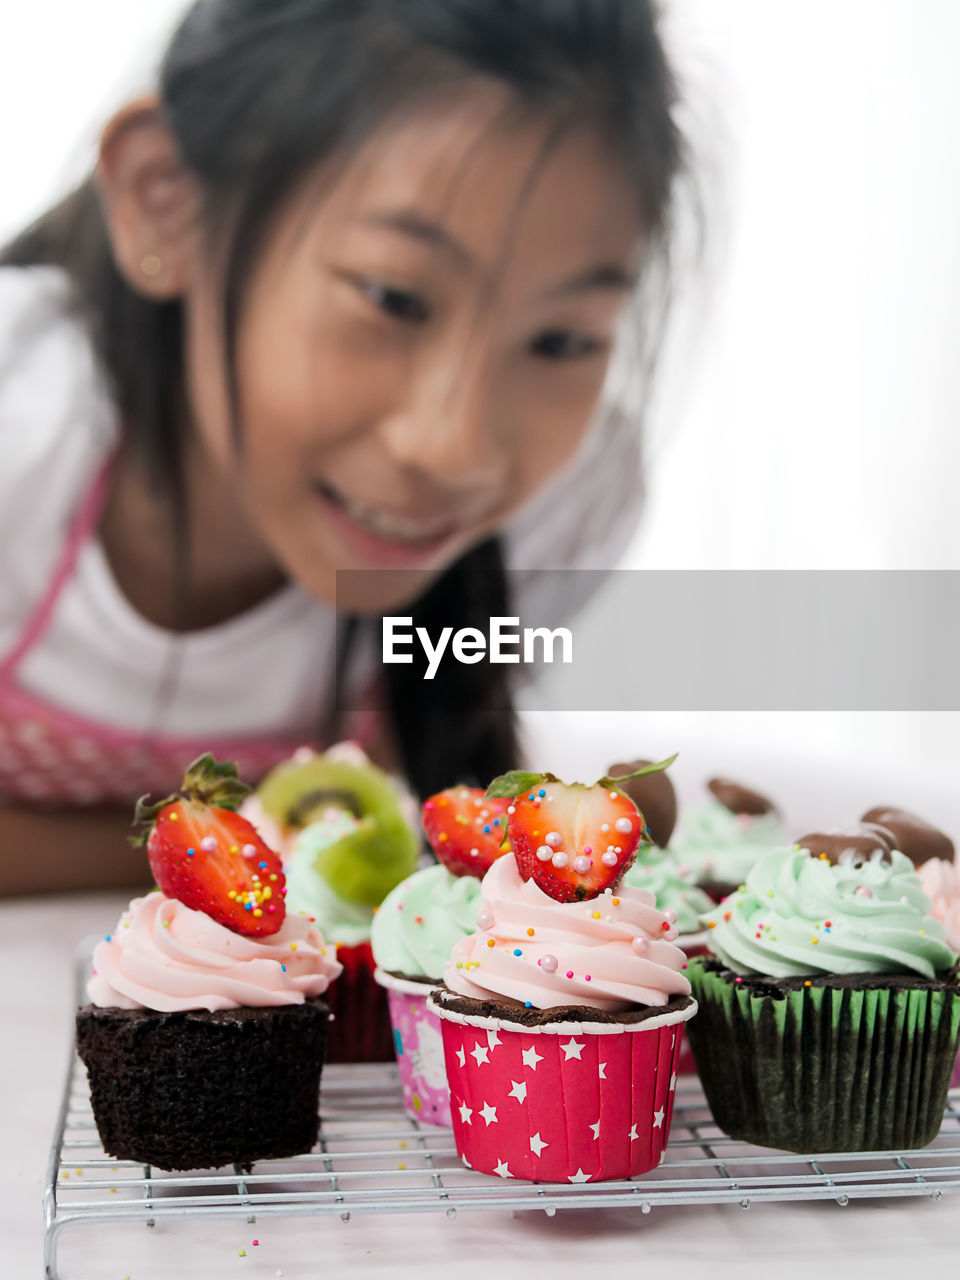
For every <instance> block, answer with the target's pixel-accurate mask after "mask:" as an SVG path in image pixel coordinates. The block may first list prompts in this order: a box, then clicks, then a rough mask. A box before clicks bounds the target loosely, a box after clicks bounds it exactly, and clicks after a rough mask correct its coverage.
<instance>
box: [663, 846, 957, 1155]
mask: <svg viewBox="0 0 960 1280" xmlns="http://www.w3.org/2000/svg"><path fill="white" fill-rule="evenodd" d="M809 843H811V844H813V845H815V846H819V845H821V844H822V843H823V841H822V839H819V838H818V839H811V840H810V841H809ZM929 906H930V902H929V899H928V898H927V897H926V895H925V894H924V892H923V889H922V886H921V884H920V881H919V879H918V877H917V875H916V873H915V871H914V869H913V866H912V864H911V863H910V861H909V859H908V858H906V857H905V856H904V855H903V854H902V853H899V852H897V851H893V852H890V851H888V850H885V849H874V850H873V851H872V852H862V851H859V850H856V849H854V850H850V849H849V848H848V849H846V850H845V851H841V852H839V853H838V855H837V859H836V861H833V860H831V858H830V856H829V855H828V853H827V851H826V850H825V849H820V852H819V853H816V854H814V853H812V852H811V851H809V850H807V849H802V848H799V847H794V848H792V849H780V850H773V851H771V852H770V853H767V854H765V855H764V856H763V857H762V858H761V859H760V860H759V861H758V862H757V863H756V865H755V866H754V868H753V870H752V871H751V872H750V873H749V875H748V876H747V881H746V884H745V886H744V887H743V888H742V889H741V890H740V891H738V892H737V893H736V894H734V895H733V896H732V897H730V898H728V899H727V901H726V902H725V903H723V904H722V905H721V906H720V907H718V908H716V909H715V910H714V911H713V912H712V913H711V914H710V915H709V916H708V917H707V919H706V923H707V925H708V927H709V930H710V948H711V952H712V955H710V956H707V957H701V958H698V959H695V960H692V961H691V962H690V964H689V966H688V969H687V974H688V976H689V978H690V980H691V983H692V985H693V990H694V994H695V995H696V997H697V1001H698V1003H699V1006H700V1013H699V1016H698V1018H697V1019H695V1020H694V1022H693V1023H691V1025H690V1028H689V1038H690V1043H691V1046H692V1048H693V1053H694V1057H695V1059H696V1063H697V1068H698V1070H699V1072H700V1078H701V1080H702V1082H703V1087H704V1091H705V1093H706V1095H707V1100H708V1102H709V1103H710V1107H711V1110H712V1111H713V1114H714V1118H715V1119H716V1121H717V1123H718V1124H719V1125H720V1126H721V1128H723V1129H724V1130H725V1131H726V1132H727V1133H729V1134H730V1136H731V1137H735V1138H741V1139H744V1140H745V1141H748V1142H753V1143H756V1144H758V1145H760V1146H770V1147H777V1148H781V1149H783V1150H788V1151H796V1152H802V1153H808V1152H815V1151H871V1150H885V1149H896V1148H913V1147H922V1146H925V1145H926V1144H927V1143H929V1142H930V1141H932V1139H933V1138H934V1137H935V1136H936V1134H937V1133H938V1132H939V1129H940V1125H941V1122H942V1118H943V1107H944V1103H945V1100H946V1093H947V1089H948V1086H949V1080H950V1073H951V1068H952V1066H953V1064H954V1061H955V1059H956V1055H957V1040H958V1036H960V985H958V981H957V973H956V963H957V957H956V955H955V953H954V952H953V951H952V950H951V948H950V947H949V946H948V945H947V942H946V941H945V934H944V929H943V926H942V925H941V924H939V923H938V922H937V921H935V920H933V919H932V918H931V917H930V916H929V915H928V914H927V911H928V910H929Z"/></svg>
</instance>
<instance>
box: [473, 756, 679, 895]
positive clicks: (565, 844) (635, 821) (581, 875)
mask: <svg viewBox="0 0 960 1280" xmlns="http://www.w3.org/2000/svg"><path fill="white" fill-rule="evenodd" d="M670 763H672V759H671V760H670V761H664V762H662V763H660V764H658V765H652V766H649V765H648V766H646V767H645V768H644V769H641V770H638V771H637V775H630V776H640V775H641V774H644V773H658V772H660V771H661V770H662V769H665V768H667V766H668V765H669V764H670ZM624 781H625V779H624V778H622V777H621V778H601V779H600V781H599V782H596V783H594V784H593V786H586V785H584V784H583V783H581V782H572V783H566V782H561V781H560V779H559V778H555V777H554V775H553V774H552V773H521V772H515V773H508V774H504V775H503V777H501V778H497V779H495V780H494V782H492V783H491V784H490V786H489V787H488V788H487V796H488V798H491V799H492V798H503V797H506V796H509V797H512V800H511V803H510V805H509V807H508V809H507V815H508V817H507V821H508V836H509V840H510V844H511V846H512V848H513V851H514V853H515V854H516V858H517V868H518V870H519V872H520V874H521V876H522V877H523V878H524V880H531V879H532V880H534V881H535V882H536V883H537V884H538V885H539V886H540V888H541V889H542V890H543V891H544V893H547V894H549V895H550V897H551V898H555V899H556V900H557V901H558V902H574V901H582V900H583V899H585V898H595V897H597V895H598V894H601V893H603V891H604V890H605V889H608V888H613V886H614V885H615V884H616V883H617V881H618V880H619V879H620V877H621V876H622V875H623V873H624V872H625V871H626V870H627V869H628V868H629V867H630V865H631V863H632V862H633V860H634V858H635V857H636V853H637V849H638V848H639V846H640V845H641V844H644V843H649V842H650V833H649V831H648V830H647V827H646V824H645V822H644V820H643V815H642V814H641V812H640V810H639V809H638V808H637V806H636V805H635V804H634V803H633V801H632V800H631V799H630V797H629V796H628V795H626V794H625V793H624V792H623V791H621V790H620V786H619V784H621V783H623V782H624Z"/></svg>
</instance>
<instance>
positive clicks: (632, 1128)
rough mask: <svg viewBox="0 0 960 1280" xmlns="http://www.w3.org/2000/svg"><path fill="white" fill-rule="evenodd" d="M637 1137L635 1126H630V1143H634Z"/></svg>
mask: <svg viewBox="0 0 960 1280" xmlns="http://www.w3.org/2000/svg"><path fill="white" fill-rule="evenodd" d="M639 1136H640V1135H639V1134H638V1133H637V1126H636V1125H635V1124H632V1125H631V1126H630V1141H631V1142H636V1140H637V1138H638V1137H639Z"/></svg>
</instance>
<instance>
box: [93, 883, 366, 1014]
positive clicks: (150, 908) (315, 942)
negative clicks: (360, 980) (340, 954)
mask: <svg viewBox="0 0 960 1280" xmlns="http://www.w3.org/2000/svg"><path fill="white" fill-rule="evenodd" d="M341 972H342V965H341V964H340V963H339V961H337V960H336V958H335V948H334V945H333V944H332V943H330V944H328V943H326V942H324V939H323V934H322V933H320V931H319V929H316V928H314V926H313V925H312V924H311V922H310V920H309V919H308V918H307V917H306V916H304V915H297V914H289V913H288V914H287V916H286V917H285V919H284V922H283V925H282V926H281V928H280V929H279V931H278V932H277V933H274V934H271V935H270V936H269V937H267V938H247V937H244V936H243V935H241V934H239V933H234V932H233V931H232V930H230V929H226V928H224V926H223V925H222V924H218V923H217V922H216V921H215V920H211V919H210V917H209V916H207V915H204V913H203V912H202V911H194V910H193V909H192V908H190V907H185V906H184V905H183V903H182V902H177V901H176V899H174V898H168V897H166V896H165V895H164V894H162V893H160V892H155V893H150V894H147V896H146V897H145V898H134V899H133V901H132V902H131V903H130V906H129V907H128V908H127V910H126V911H125V912H124V913H123V915H122V916H121V917H120V921H119V923H118V925H117V928H116V930H115V931H114V933H113V934H112V935H111V936H109V937H107V938H105V939H104V940H103V941H102V942H98V943H97V945H96V947H95V948H94V952H93V977H92V978H91V979H90V981H89V982H88V983H87V995H88V997H89V999H90V1000H91V1002H92V1003H93V1004H95V1005H99V1006H101V1007H102V1008H114V1009H155V1010H157V1011H158V1012H160V1013H176V1012H181V1011H183V1010H186V1009H208V1010H210V1011H213V1010H214V1009H239V1008H262V1007H264V1006H266V1005H281V1004H303V1002H304V1000H305V999H306V998H307V997H308V996H319V995H322V994H323V992H324V991H326V989H327V987H328V986H329V985H330V983H331V982H333V980H334V978H336V977H337V976H338V975H339V974H340V973H341Z"/></svg>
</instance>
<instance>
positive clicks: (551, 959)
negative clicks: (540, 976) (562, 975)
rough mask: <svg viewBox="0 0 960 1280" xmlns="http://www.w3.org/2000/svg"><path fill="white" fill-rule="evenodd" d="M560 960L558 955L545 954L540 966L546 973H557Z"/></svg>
mask: <svg viewBox="0 0 960 1280" xmlns="http://www.w3.org/2000/svg"><path fill="white" fill-rule="evenodd" d="M558 965H559V961H558V960H557V957H556V956H544V957H543V958H542V959H541V961H540V968H541V969H542V970H543V971H544V973H556V972H557V968H558Z"/></svg>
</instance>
